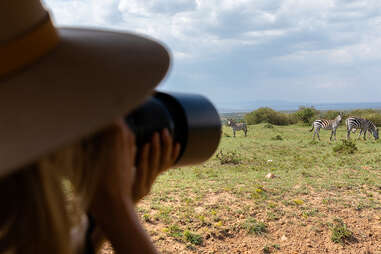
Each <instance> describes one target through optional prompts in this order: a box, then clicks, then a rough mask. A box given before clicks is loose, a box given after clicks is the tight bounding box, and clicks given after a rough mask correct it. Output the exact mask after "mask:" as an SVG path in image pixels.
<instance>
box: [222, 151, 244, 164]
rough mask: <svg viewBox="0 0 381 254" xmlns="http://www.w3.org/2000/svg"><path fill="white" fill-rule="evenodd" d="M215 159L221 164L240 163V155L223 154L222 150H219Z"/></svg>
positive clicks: (234, 153) (235, 153)
mask: <svg viewBox="0 0 381 254" xmlns="http://www.w3.org/2000/svg"><path fill="white" fill-rule="evenodd" d="M216 157H217V159H219V161H220V163H221V164H234V165H236V164H239V163H241V160H242V159H241V154H240V153H239V152H236V151H229V152H226V153H224V152H223V151H222V150H220V151H219V152H218V153H217V155H216Z"/></svg>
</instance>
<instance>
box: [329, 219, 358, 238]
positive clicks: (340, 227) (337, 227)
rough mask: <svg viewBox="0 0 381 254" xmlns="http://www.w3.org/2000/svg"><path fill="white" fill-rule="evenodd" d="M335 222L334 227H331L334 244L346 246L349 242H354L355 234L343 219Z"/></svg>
mask: <svg viewBox="0 0 381 254" xmlns="http://www.w3.org/2000/svg"><path fill="white" fill-rule="evenodd" d="M334 222H335V223H334V225H332V226H331V232H332V235H331V240H332V242H334V243H341V244H344V243H345V242H347V241H350V240H353V238H354V237H353V233H352V232H351V231H350V230H349V229H348V228H347V225H346V224H345V223H344V222H343V221H342V220H341V219H335V221H334Z"/></svg>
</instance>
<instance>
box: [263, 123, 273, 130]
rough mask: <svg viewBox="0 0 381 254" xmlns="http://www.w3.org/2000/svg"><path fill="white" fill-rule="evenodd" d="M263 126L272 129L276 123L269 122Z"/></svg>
mask: <svg viewBox="0 0 381 254" xmlns="http://www.w3.org/2000/svg"><path fill="white" fill-rule="evenodd" d="M263 128H267V129H272V128H274V125H272V124H271V123H267V124H265V125H264V126H263Z"/></svg>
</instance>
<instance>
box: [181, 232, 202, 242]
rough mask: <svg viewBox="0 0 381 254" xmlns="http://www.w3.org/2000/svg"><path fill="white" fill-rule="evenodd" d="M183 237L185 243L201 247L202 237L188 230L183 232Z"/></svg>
mask: <svg viewBox="0 0 381 254" xmlns="http://www.w3.org/2000/svg"><path fill="white" fill-rule="evenodd" d="M184 237H185V240H186V241H187V242H190V243H192V244H194V245H201V244H202V241H203V239H202V236H200V235H198V234H194V233H192V232H190V231H188V230H187V231H185V232H184Z"/></svg>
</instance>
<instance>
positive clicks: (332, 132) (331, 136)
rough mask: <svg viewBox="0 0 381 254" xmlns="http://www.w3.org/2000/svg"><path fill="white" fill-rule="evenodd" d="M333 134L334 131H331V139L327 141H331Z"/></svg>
mask: <svg viewBox="0 0 381 254" xmlns="http://www.w3.org/2000/svg"><path fill="white" fill-rule="evenodd" d="M333 132H334V130H333V129H332V131H331V137H330V138H329V141H332V137H333Z"/></svg>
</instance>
